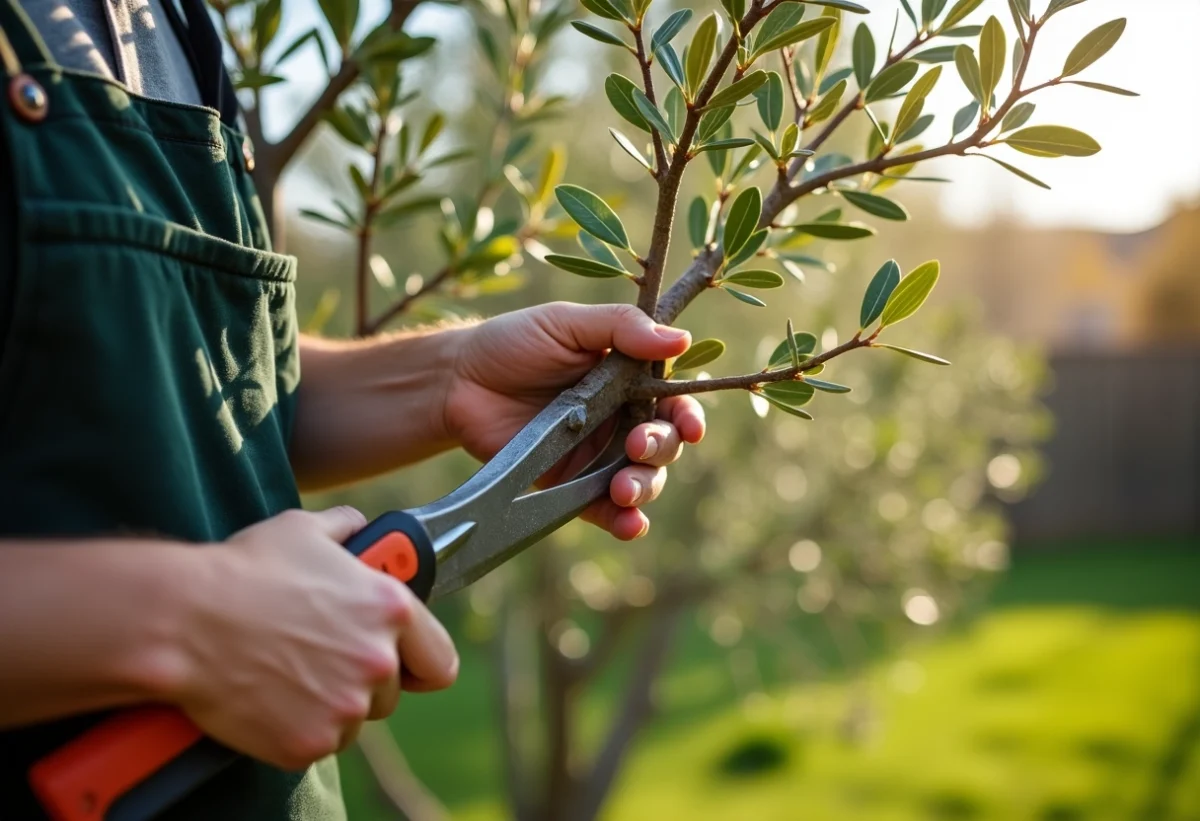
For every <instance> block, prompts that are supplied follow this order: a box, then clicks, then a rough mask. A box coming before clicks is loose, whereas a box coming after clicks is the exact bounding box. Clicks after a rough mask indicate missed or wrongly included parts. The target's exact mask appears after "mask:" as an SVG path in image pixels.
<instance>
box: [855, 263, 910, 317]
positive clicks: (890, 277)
mask: <svg viewBox="0 0 1200 821" xmlns="http://www.w3.org/2000/svg"><path fill="white" fill-rule="evenodd" d="M899 284H900V266H899V264H897V262H896V260H894V259H889V260H888V261H887V262H885V263H883V266H882V267H880V269H879V270H878V271H876V272H875V276H873V277H872V278H871V283H870V284H869V285H868V286H867V292H866V293H865V294H864V295H863V302H862V309H861V310H860V311H859V316H858V319H859V327H860V328H866V327H867V326H868V325H870V324H871V323H872V322H874V321H875V320H876V319H879V315H880V314H882V313H883V306H884V305H886V304H887V301H888V299H889V298H890V297H891V295H892V291H894V290H896V286H897V285H899Z"/></svg>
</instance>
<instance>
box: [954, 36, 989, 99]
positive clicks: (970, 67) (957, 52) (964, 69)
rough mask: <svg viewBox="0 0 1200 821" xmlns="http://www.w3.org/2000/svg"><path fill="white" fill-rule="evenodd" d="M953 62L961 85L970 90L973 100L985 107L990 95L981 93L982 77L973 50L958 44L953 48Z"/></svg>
mask: <svg viewBox="0 0 1200 821" xmlns="http://www.w3.org/2000/svg"><path fill="white" fill-rule="evenodd" d="M954 64H955V66H956V67H957V68H958V76H959V77H961V78H962V81H963V85H965V86H966V87H967V91H969V92H971V96H972V97H974V98H975V102H977V103H979V105H980V106H981V107H982V108H984V109H987V108H988V103H989V102H990V100H991V97H990V96H988V95H985V94H984V93H983V78H982V76H981V75H980V73H979V62H978V61H977V60H976V59H975V52H974V51H972V50H971V47H970V46H958V47H957V48H955V49H954Z"/></svg>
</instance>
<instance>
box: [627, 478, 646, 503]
mask: <svg viewBox="0 0 1200 821" xmlns="http://www.w3.org/2000/svg"><path fill="white" fill-rule="evenodd" d="M629 483H630V484H632V485H633V500H632V501H630V503H629V504H631V505H636V504H637V503H638V502H640V501H641V500H642V490H643V488H642V483H641V482H639V481H638V480H637V479H630V480H629Z"/></svg>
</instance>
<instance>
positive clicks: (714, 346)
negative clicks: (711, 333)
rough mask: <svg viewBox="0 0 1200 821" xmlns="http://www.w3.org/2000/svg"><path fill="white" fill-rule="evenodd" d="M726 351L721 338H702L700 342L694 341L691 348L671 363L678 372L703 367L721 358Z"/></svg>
mask: <svg viewBox="0 0 1200 821" xmlns="http://www.w3.org/2000/svg"><path fill="white" fill-rule="evenodd" d="M724 353H725V343H724V342H722V341H721V340H719V339H701V340H700V341H699V342H693V343H692V346H691V347H690V348H688V349H687V350H686V351H684V352H683V353H681V354H680V355H679V356H677V357H676V358H675V361H674V362H673V363H671V371H672V372H673V373H678V372H679V371H691V370H695V369H696V368H702V367H704V366H705V365H708V364H709V363H711V362H715V361H716V360H718V359H720V358H721V355H722V354H724Z"/></svg>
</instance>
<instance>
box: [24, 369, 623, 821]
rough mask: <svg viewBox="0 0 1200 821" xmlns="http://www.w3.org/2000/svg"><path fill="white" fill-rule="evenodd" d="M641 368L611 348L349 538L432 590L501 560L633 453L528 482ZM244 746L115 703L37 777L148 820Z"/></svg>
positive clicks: (39, 783)
mask: <svg viewBox="0 0 1200 821" xmlns="http://www.w3.org/2000/svg"><path fill="white" fill-rule="evenodd" d="M637 368H638V363H637V362H635V361H633V360H630V359H627V358H626V357H624V356H621V355H619V354H615V353H614V354H612V355H610V356H609V357H607V358H606V359H605V360H604V361H603V362H602V363H601V364H600V365H598V366H597V367H596V368H595V369H593V370H592V371H591V372H590V373H589V374H588V375H587V376H585V377H584V378H583V379H582V380H581V381H580V382H579V384H577V385H576V386H575V387H573V388H571V389H569V390H567V391H564V392H563V393H562V394H560V395H559V396H558V397H557V398H556V399H555V400H554V401H553V402H551V403H550V404H549V405H548V406H546V408H545V409H544V410H542V412H541V413H539V414H538V415H537V416H536V417H534V419H533V420H531V421H530V422H529V424H527V425H526V426H525V427H524V428H523V429H522V430H521V431H520V432H519V433H518V434H517V435H516V437H514V438H513V440H512V441H511V442H509V443H508V444H507V445H506V446H505V447H504V448H503V449H502V450H501V451H500V452H499V453H497V454H496V456H495V457H494V458H492V460H491V461H489V462H487V463H486V464H485V465H483V467H482V468H480V469H479V471H478V472H477V473H475V475H474V476H472V477H471V478H470V479H469V480H467V482H466V483H465V484H463V485H462V486H460V487H459V488H458V489H457V490H455V491H454V492H452V493H450V494H449V495H447V496H445V497H443V498H441V499H438V500H437V501H435V502H431V503H429V504H427V505H424V506H422V507H418V508H414V509H411V510H397V511H392V512H389V513H384V514H383V515H382V516H380V517H379V518H377V519H375V520H374V521H372V522H371V523H370V524H368V525H367V526H366V527H365V528H363V529H362V530H361V531H359V532H358V533H357V534H355V535H354V536H353V537H352V538H351V539H350V540H349V541H348V542H347V543H346V549H347V550H349V551H350V552H351V553H353V554H354V555H356V556H358V557H359V558H360V559H361V560H362V561H364V562H366V563H367V564H368V565H370V566H371V567H373V568H375V569H377V570H379V571H381V572H384V573H388V574H389V575H391V576H393V577H395V578H397V579H399V580H401V581H403V582H404V583H405V584H407V585H408V586H409V587H410V588H411V589H412V591H413V592H414V593H416V594H417V595H418V596H419V597H420V598H421V599H422V600H423V601H430V600H433V599H438V598H441V597H442V596H444V595H446V594H448V593H453V592H454V591H456V590H459V589H461V588H463V587H465V586H466V585H468V584H470V583H471V582H473V581H475V580H476V579H478V578H480V577H481V576H483V575H484V574H486V573H488V572H489V571H491V570H493V569H495V568H496V567H498V566H500V565H501V564H503V563H504V562H506V561H508V560H509V559H511V558H512V557H513V556H515V555H517V554H518V553H520V552H521V551H522V550H524V549H525V548H527V547H529V546H530V545H532V544H534V543H535V542H537V541H539V540H540V539H542V538H543V537H545V536H547V535H548V534H550V533H551V532H553V531H555V530H557V529H558V528H559V527H561V526H562V525H564V524H566V523H567V522H568V521H570V520H572V519H574V518H575V517H576V516H578V515H579V514H580V513H581V512H582V511H583V510H584V508H586V507H587V506H588V505H589V504H591V503H592V502H593V501H595V500H596V499H599V498H600V497H602V496H604V495H605V494H606V493H607V492H608V487H609V483H610V481H611V480H612V478H613V476H614V475H615V474H616V473H617V471H619V470H620V469H621V468H622V467H624V466H625V465H626V464H627V463H628V462H627V460H626V458H625V456H624V453H623V443H622V441H621V440H622V438H623V437H621V436H614V437H613V439H612V441H611V442H610V443H609V445H608V447H607V449H606V450H604V452H602V453H601V454H600V456H598V457H597V458H596V459H595V460H594V461H593V462H592V464H591V465H589V466H587V467H586V468H584V469H583V471H581V472H580V473H579V475H577V476H575V477H573V478H570V479H568V480H567V481H565V482H563V483H561V484H559V485H557V486H555V487H551V488H547V489H544V490H533V491H530V488H531V487H533V485H534V483H535V482H536V481H537V480H538V479H539V478H541V477H542V476H543V475H544V474H545V473H546V472H547V471H548V470H549V469H550V468H552V467H553V466H555V465H556V464H558V462H559V461H560V460H561V459H562V458H563V457H565V456H566V455H567V454H568V453H570V452H571V450H572V449H574V448H575V447H576V446H577V445H579V444H580V443H581V442H582V441H583V440H584V439H585V438H586V437H587V436H588V435H590V434H591V433H592V432H593V431H595V430H596V428H597V427H599V426H600V425H601V424H602V423H603V422H605V421H606V420H607V419H609V418H611V417H612V416H613V415H614V414H615V413H616V412H617V411H618V410H619V409H620V408H621V406H622V405H623V404H624V403H625V401H626V399H627V386H628V385H629V384H630V382H631V378H630V377H631V376H633V375H634V374H635V373H636V370H637ZM239 756H240V754H239V753H236V752H234V751H233V750H230V749H229V748H227V747H224V746H222V745H221V744H219V743H218V742H216V741H214V740H212V739H210V738H207V737H205V736H204V734H203V733H202V732H201V731H200V729H199V728H197V727H196V726H195V725H194V724H192V722H191V721H190V720H189V719H188V718H187V717H186V716H184V714H183V713H181V712H179V711H178V710H176V709H174V708H172V707H169V706H165V705H150V706H145V707H137V708H132V709H129V710H124V711H121V712H118V713H115V714H113V715H112V716H110V717H108V718H106V719H104V720H102V721H101V722H100V723H99V724H96V725H94V726H93V727H92V728H90V729H89V730H87V731H86V732H84V733H83V734H82V735H80V736H77V737H76V738H74V739H73V740H71V741H70V742H68V743H67V744H65V745H64V746H62V747H59V748H58V749H56V750H55V751H53V752H51V753H50V754H48V755H47V756H45V757H44V758H42V759H40V760H39V761H37V762H36V763H35V764H34V765H33V766H32V767H31V768H30V771H29V782H30V785H31V787H32V788H33V791H34V794H35V795H36V796H37V798H38V800H39V801H40V802H41V804H42V807H43V809H45V811H46V813H47V814H48V815H49V816H50V818H52V819H53V820H54V821H149V819H152V818H154V817H155V816H156V815H158V814H159V813H160V812H162V811H163V810H165V809H167V808H168V807H169V806H170V805H172V804H173V803H175V802H176V801H178V800H179V799H180V798H182V797H183V796H185V795H186V794H187V793H189V792H190V791H191V790H193V789H194V788H196V787H197V786H199V785H200V784H202V783H204V782H205V781H207V780H208V779H210V778H212V777H213V776H215V775H216V774H217V773H219V772H220V771H221V770H223V769H225V768H226V767H228V766H229V765H230V764H232V763H233V762H234V761H236V760H237V759H238V758H239Z"/></svg>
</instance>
